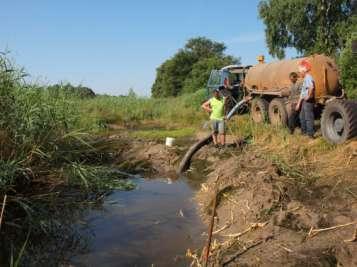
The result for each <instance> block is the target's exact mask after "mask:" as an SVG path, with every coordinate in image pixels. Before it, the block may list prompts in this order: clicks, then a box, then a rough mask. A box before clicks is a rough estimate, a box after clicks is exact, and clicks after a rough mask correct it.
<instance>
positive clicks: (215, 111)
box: [209, 97, 224, 121]
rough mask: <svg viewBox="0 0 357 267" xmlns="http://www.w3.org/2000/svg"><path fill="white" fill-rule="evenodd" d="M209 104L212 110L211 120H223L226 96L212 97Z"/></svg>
mask: <svg viewBox="0 0 357 267" xmlns="http://www.w3.org/2000/svg"><path fill="white" fill-rule="evenodd" d="M209 104H210V106H211V109H212V112H211V115H210V117H209V118H210V119H211V120H219V121H221V120H223V119H224V98H223V97H222V98H221V99H217V98H215V97H212V98H211V99H210V100H209Z"/></svg>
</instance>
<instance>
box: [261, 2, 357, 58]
mask: <svg viewBox="0 0 357 267" xmlns="http://www.w3.org/2000/svg"><path fill="white" fill-rule="evenodd" d="M259 16H260V18H261V19H262V20H263V22H264V24H265V25H266V29H265V35H266V42H267V45H268V48H269V53H270V54H271V55H273V56H277V57H278V58H283V57H284V56H285V49H286V48H288V47H294V48H296V50H297V51H298V52H300V53H302V54H312V53H325V54H327V55H334V54H336V53H337V52H339V51H340V50H341V49H342V47H343V46H344V44H345V42H346V39H347V35H346V32H347V31H348V29H350V27H351V26H352V25H353V19H354V18H353V17H354V16H352V7H351V2H350V0H262V1H260V4H259Z"/></svg>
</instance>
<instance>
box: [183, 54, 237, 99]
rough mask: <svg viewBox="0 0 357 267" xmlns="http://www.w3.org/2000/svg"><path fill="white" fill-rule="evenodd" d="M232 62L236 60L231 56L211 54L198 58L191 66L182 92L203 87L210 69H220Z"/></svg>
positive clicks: (193, 90)
mask: <svg viewBox="0 0 357 267" xmlns="http://www.w3.org/2000/svg"><path fill="white" fill-rule="evenodd" d="M232 63H238V60H237V59H234V58H233V57H231V56H224V57H217V56H213V57H208V58H203V59H201V60H199V61H198V62H196V63H195V64H194V65H193V66H192V71H191V72H190V73H189V75H188V76H187V78H186V80H185V82H184V86H183V90H182V91H183V93H193V92H195V91H197V90H198V89H201V88H204V87H205V85H206V84H207V81H208V78H209V76H210V73H211V70H213V69H220V68H222V67H224V66H227V65H230V64H232Z"/></svg>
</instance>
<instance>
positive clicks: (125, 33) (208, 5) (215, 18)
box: [0, 0, 294, 96]
mask: <svg viewBox="0 0 357 267" xmlns="http://www.w3.org/2000/svg"><path fill="white" fill-rule="evenodd" d="M2 1H3V3H2V4H1V10H0V21H1V22H0V51H10V52H11V53H10V57H11V58H12V59H13V60H14V61H15V62H16V64H17V65H19V66H22V67H24V68H25V69H26V71H27V72H28V73H29V74H30V77H29V80H30V81H35V82H38V83H41V84H53V83H57V82H71V83H72V84H75V85H77V84H82V85H84V86H88V87H90V88H92V89H93V90H94V91H95V92H96V93H100V94H110V95H120V94H126V93H127V92H128V90H129V88H133V89H134V90H135V92H136V93H138V94H139V95H145V96H149V95H150V90H151V85H152V83H153V81H154V79H155V75H156V68H157V67H158V66H159V65H160V64H161V63H162V62H164V61H165V60H166V59H168V58H169V57H171V56H173V55H174V53H175V52H176V51H177V50H178V49H180V48H182V47H183V46H184V45H185V43H186V41H187V40H188V39H190V38H193V37H198V36H205V37H208V38H210V39H212V40H215V41H218V42H224V43H225V44H226V46H227V50H226V53H227V54H231V55H233V56H236V57H240V58H241V62H242V64H243V65H247V64H255V63H256V56H257V55H260V54H264V55H265V56H266V59H267V61H270V60H272V59H271V57H269V55H268V49H267V47H266V44H265V36H264V25H263V23H262V21H261V20H260V19H259V17H258V11H257V6H258V3H259V0H249V1H248V0H225V1H223V2H220V1H217V0H216V1H213V0H190V1H189V0H180V1H170V0H151V1H144V0H141V1H138V0H137V1H135V0H132V1H123V0H102V1H99V0H97V1H95V0H75V1H74V0H71V1H70V0H61V1H50V0H31V1H25V0H22V1H21V0H12V1H5V0H2ZM293 54H294V52H292V51H290V52H289V53H288V55H287V56H288V57H289V56H294V55H293Z"/></svg>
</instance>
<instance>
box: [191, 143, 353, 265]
mask: <svg viewBox="0 0 357 267" xmlns="http://www.w3.org/2000/svg"><path fill="white" fill-rule="evenodd" d="M356 145H357V143H356V142H351V143H350V144H348V145H346V146H345V147H344V148H343V152H345V153H346V155H340V158H342V159H343V158H344V157H343V156H346V158H347V160H342V161H341V162H340V163H339V162H336V161H337V160H336V158H334V157H333V156H334V155H335V152H334V151H332V152H331V153H327V154H329V155H324V156H321V157H326V158H325V159H324V162H325V164H324V165H320V166H316V169H315V170H313V169H312V170H311V169H309V170H307V169H298V168H296V167H291V166H290V165H288V164H285V163H284V162H281V161H279V160H277V159H274V157H271V156H272V155H271V154H268V155H267V154H266V153H264V152H262V150H261V149H258V148H256V147H254V146H253V147H249V146H248V147H246V148H245V149H243V151H241V152H239V151H237V150H236V149H228V150H226V151H225V152H217V151H216V150H215V149H214V148H213V147H206V148H204V149H202V150H201V151H200V152H199V154H198V155H197V156H196V157H198V158H202V159H203V158H205V159H207V160H209V162H210V163H209V164H208V165H209V169H210V170H213V171H211V172H210V174H209V177H208V180H207V182H206V183H205V184H203V185H202V188H201V190H200V191H199V193H198V194H197V201H198V202H199V203H200V206H201V212H202V217H203V218H204V219H205V220H206V221H208V219H209V217H210V214H211V212H212V200H213V198H214V192H215V190H214V188H215V187H216V186H218V188H219V190H218V192H219V193H218V206H217V213H216V220H215V228H214V235H213V239H214V242H213V243H212V253H211V256H210V264H211V265H212V266H222V265H223V266H346V267H347V266H348V267H349V266H357V241H356V242H350V241H349V240H351V239H353V238H354V236H353V235H354V230H355V229H356V227H357V177H356V176H357V157H356V154H357V153H356V151H357V150H356ZM342 154H343V153H342ZM348 155H352V156H348ZM272 158H273V160H272ZM336 163H337V164H338V165H339V166H336ZM341 164H342V165H341ZM329 165H330V166H329ZM317 168H320V169H317ZM218 177H219V178H218ZM351 222H355V224H352V225H346V226H345V224H349V223H351ZM334 226H337V228H335V229H326V228H329V227H334ZM318 229H326V230H318Z"/></svg>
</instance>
